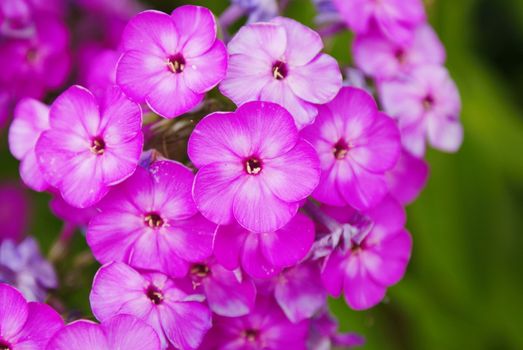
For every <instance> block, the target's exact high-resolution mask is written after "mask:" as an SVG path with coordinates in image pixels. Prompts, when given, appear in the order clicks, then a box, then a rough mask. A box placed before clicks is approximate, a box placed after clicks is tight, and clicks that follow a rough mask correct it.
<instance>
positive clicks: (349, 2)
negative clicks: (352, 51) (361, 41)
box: [333, 0, 426, 43]
mask: <svg viewBox="0 0 523 350" xmlns="http://www.w3.org/2000/svg"><path fill="white" fill-rule="evenodd" d="M333 1H334V4H335V5H336V6H337V7H338V10H339V11H340V13H341V16H342V17H343V19H344V20H345V21H346V22H347V25H348V26H349V28H350V29H352V30H353V31H354V32H356V34H364V33H367V32H369V31H370V30H371V29H373V27H374V26H375V27H376V28H377V29H378V30H380V31H381V32H382V33H383V34H385V35H386V36H387V37H388V38H389V39H390V40H392V41H394V42H398V43H404V42H409V41H410V40H412V37H413V35H414V33H413V32H414V29H415V28H416V27H417V26H418V25H420V24H422V23H423V22H424V21H425V18H426V17H425V9H424V7H423V2H422V1H421V0H380V1H376V0H333Z"/></svg>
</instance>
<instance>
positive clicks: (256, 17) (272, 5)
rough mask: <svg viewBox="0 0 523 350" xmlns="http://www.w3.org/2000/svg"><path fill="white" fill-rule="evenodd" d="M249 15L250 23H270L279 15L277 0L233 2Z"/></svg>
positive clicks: (232, 0) (235, 0)
mask: <svg viewBox="0 0 523 350" xmlns="http://www.w3.org/2000/svg"><path fill="white" fill-rule="evenodd" d="M231 2H232V3H233V4H234V5H237V6H239V7H241V8H242V9H243V10H244V11H245V12H247V14H248V15H249V19H248V23H253V22H264V21H269V20H271V19H273V18H274V17H276V16H277V15H278V3H277V2H276V0H231Z"/></svg>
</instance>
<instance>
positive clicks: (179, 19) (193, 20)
mask: <svg viewBox="0 0 523 350" xmlns="http://www.w3.org/2000/svg"><path fill="white" fill-rule="evenodd" d="M171 18H172V21H173V23H174V26H175V28H176V30H177V32H178V35H179V42H178V52H181V53H183V55H184V56H186V57H197V56H200V55H201V54H203V53H205V52H207V51H208V50H209V49H210V48H211V46H212V45H213V44H214V43H215V40H216V22H215V20H214V16H213V14H212V12H211V11H210V10H209V9H207V8H205V7H202V6H194V5H185V6H180V7H178V8H176V9H175V10H174V11H173V13H172V14H171Z"/></svg>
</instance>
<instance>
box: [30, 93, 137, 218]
mask: <svg viewBox="0 0 523 350" xmlns="http://www.w3.org/2000/svg"><path fill="white" fill-rule="evenodd" d="M49 121H50V129H49V130H47V131H44V132H43V133H42V135H40V138H39V139H38V142H37V144H36V148H35V150H36V158H37V161H38V164H39V166H40V170H41V171H42V172H43V174H44V178H45V180H46V181H47V182H48V183H49V184H51V185H53V186H54V187H56V188H57V189H58V190H60V193H61V194H62V197H63V198H64V200H65V201H66V202H67V203H69V204H70V205H72V206H75V207H78V208H86V207H89V206H92V205H93V204H95V203H97V202H98V201H99V200H100V199H101V198H103V197H104V196H105V195H106V194H107V192H108V191H109V188H110V187H111V186H114V185H116V184H118V183H120V182H122V181H123V180H125V179H126V178H127V177H129V176H130V175H131V174H132V173H133V172H134V170H135V169H136V166H137V164H138V159H139V158H140V155H141V152H142V146H143V133H142V130H141V127H142V125H141V124H142V112H141V109H140V106H139V105H137V104H135V103H133V102H131V101H129V100H128V99H127V98H126V97H125V96H124V95H123V94H122V93H121V91H120V89H118V88H116V87H113V88H111V89H109V90H107V93H106V94H105V96H104V98H103V100H101V101H100V104H99V102H98V101H97V99H96V98H95V97H94V95H93V94H92V93H91V92H90V91H89V90H87V89H85V88H82V87H80V86H73V87H71V88H69V89H68V90H67V91H65V92H64V93H63V94H62V95H60V96H59V97H58V98H57V99H56V101H55V102H54V103H53V104H52V105H51V110H50V115H49Z"/></svg>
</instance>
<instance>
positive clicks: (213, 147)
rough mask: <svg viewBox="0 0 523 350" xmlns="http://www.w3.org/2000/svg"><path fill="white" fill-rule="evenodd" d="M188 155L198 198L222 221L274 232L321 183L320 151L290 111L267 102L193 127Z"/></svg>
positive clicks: (214, 116) (202, 206) (205, 212)
mask: <svg viewBox="0 0 523 350" xmlns="http://www.w3.org/2000/svg"><path fill="white" fill-rule="evenodd" d="M188 154H189V158H190V159H191V161H192V162H193V164H194V165H195V166H196V167H197V168H199V169H200V170H199V171H198V174H197V175H196V178H195V181H194V185H193V198H194V200H195V202H196V206H197V207H198V209H199V210H200V212H201V213H202V214H203V215H204V216H205V217H207V218H208V219H209V220H211V221H213V222H215V223H217V224H220V225H226V224H231V223H233V222H234V220H237V221H238V223H239V224H240V225H242V226H243V227H245V228H246V229H248V230H250V231H254V232H274V231H276V230H278V229H280V228H281V227H283V226H285V225H286V224H287V223H288V222H289V221H290V220H291V219H292V217H294V215H295V214H296V212H297V210H298V207H299V205H300V201H301V200H303V199H304V198H306V197H307V196H309V195H310V194H311V193H312V191H313V190H314V188H315V187H316V186H317V184H318V180H319V175H320V169H319V162H318V156H317V154H316V152H315V151H314V149H313V148H312V147H311V145H310V144H309V143H308V142H306V141H304V140H303V139H301V138H300V136H299V134H298V130H297V128H296V126H295V124H294V121H293V119H292V117H291V115H290V114H289V113H288V112H287V111H286V110H285V109H283V108H282V107H280V106H278V105H276V104H273V103H266V102H249V103H246V104H244V105H242V106H241V107H240V108H238V110H237V111H236V112H233V113H214V114H211V115H209V116H207V117H205V118H204V119H203V120H202V121H201V122H200V123H199V124H198V125H196V128H195V129H194V132H193V133H192V135H191V137H190V139H189V145H188Z"/></svg>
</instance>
